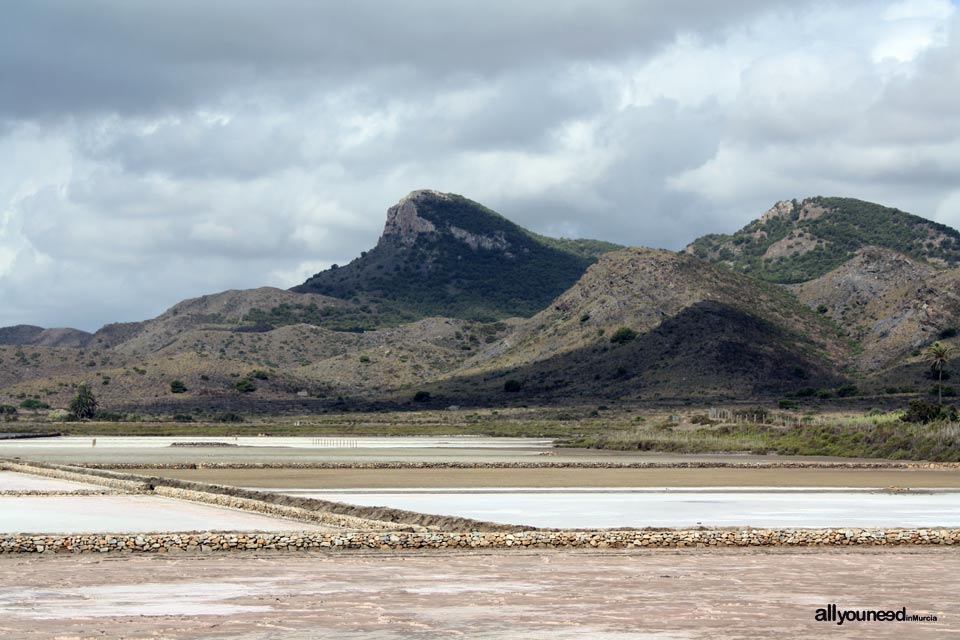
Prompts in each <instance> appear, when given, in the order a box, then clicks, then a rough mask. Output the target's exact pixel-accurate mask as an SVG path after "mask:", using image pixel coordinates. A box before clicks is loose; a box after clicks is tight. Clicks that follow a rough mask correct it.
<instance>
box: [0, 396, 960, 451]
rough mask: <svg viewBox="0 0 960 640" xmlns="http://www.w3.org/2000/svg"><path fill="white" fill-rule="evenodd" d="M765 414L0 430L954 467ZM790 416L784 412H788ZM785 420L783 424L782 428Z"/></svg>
mask: <svg viewBox="0 0 960 640" xmlns="http://www.w3.org/2000/svg"><path fill="white" fill-rule="evenodd" d="M786 415H787V414H784V416H780V415H776V416H774V415H770V416H768V419H767V421H768V422H773V421H776V420H780V423H781V424H778V425H772V424H755V423H740V424H719V423H715V422H713V421H710V420H707V419H706V416H705V415H703V414H700V415H697V414H691V415H686V416H683V417H681V420H680V422H679V423H677V422H671V421H670V420H668V416H667V414H656V415H653V414H647V415H645V416H641V415H638V414H637V413H636V412H632V411H629V410H612V411H597V410H596V409H592V408H579V409H567V410H558V409H552V408H543V407H540V408H529V409H528V408H515V409H504V410H483V411H418V412H391V413H363V414H353V413H351V414H348V415H343V414H341V415H315V416H303V417H300V418H296V417H294V418H289V419H277V418H257V419H247V421H245V422H242V423H213V422H170V421H157V422H148V421H144V422H65V423H51V422H25V421H21V422H9V423H5V424H4V425H3V428H2V430H3V431H9V432H36V431H41V432H44V431H45V432H50V431H56V432H60V433H63V434H64V435H81V436H96V435H102V436H107V435H114V436H121V435H122V436H184V437H188V436H256V435H271V436H308V437H309V436H441V435H485V436H501V437H548V438H556V439H558V441H559V442H560V443H561V446H569V447H591V448H600V449H613V450H622V451H664V452H673V453H712V452H745V453H757V454H765V453H778V454H781V455H818V456H839V457H853V458H888V459H894V460H931V461H942V462H947V461H951V462H954V461H960V426H958V425H956V424H949V423H934V424H928V425H920V424H908V423H905V422H903V421H901V420H900V416H901V415H902V413H901V412H890V413H884V414H879V415H859V416H858V415H853V416H851V415H837V416H806V417H804V418H802V419H801V418H798V417H796V416H793V417H792V419H793V420H796V421H797V422H795V423H793V424H790V422H789V421H788V420H786V419H784V418H785V416H786ZM787 417H789V416H787ZM784 423H786V424H784Z"/></svg>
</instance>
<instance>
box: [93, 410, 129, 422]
mask: <svg viewBox="0 0 960 640" xmlns="http://www.w3.org/2000/svg"><path fill="white" fill-rule="evenodd" d="M126 417H127V416H126V414H123V413H117V412H115V411H97V416H96V418H97V420H99V421H101V422H120V421H121V420H125V419H126Z"/></svg>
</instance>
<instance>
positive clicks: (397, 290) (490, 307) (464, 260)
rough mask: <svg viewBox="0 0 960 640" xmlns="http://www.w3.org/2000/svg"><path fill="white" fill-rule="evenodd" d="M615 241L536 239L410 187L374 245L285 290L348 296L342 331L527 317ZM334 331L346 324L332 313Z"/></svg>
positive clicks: (462, 201)
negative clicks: (434, 320)
mask: <svg viewBox="0 0 960 640" xmlns="http://www.w3.org/2000/svg"><path fill="white" fill-rule="evenodd" d="M616 248H617V246H616V245H613V244H610V243H606V242H600V241H595V240H558V239H553V238H545V237H543V236H539V235H537V234H534V233H532V232H530V231H527V230H526V229H524V228H522V227H520V226H518V225H516V224H514V223H513V222H510V221H509V220H507V219H506V218H504V217H503V216H501V215H500V214H498V213H496V212H494V211H491V210H490V209H487V208H486V207H484V206H482V205H480V204H478V203H476V202H473V201H472V200H468V199H466V198H464V197H462V196H458V195H454V194H446V193H438V192H436V191H427V190H421V191H414V192H412V193H411V194H409V195H408V196H407V197H405V198H403V199H402V200H401V201H400V202H399V203H397V204H396V205H394V206H393V207H391V208H390V209H389V211H388V212H387V222H386V225H385V227H384V231H383V235H382V236H381V237H380V240H379V242H378V243H377V246H376V247H374V248H373V249H371V250H370V251H367V252H364V253H363V254H361V256H360V257H359V258H357V259H355V260H353V261H352V262H350V263H349V264H347V265H344V266H335V267H332V268H330V269H328V270H326V271H323V272H321V273H318V274H316V275H314V276H313V277H312V278H310V279H308V280H307V281H306V282H304V283H303V284H302V285H300V286H298V287H295V288H294V289H292V290H293V291H296V292H301V293H317V294H322V295H325V296H331V297H334V298H339V299H344V300H351V301H353V302H355V303H356V304H357V308H356V309H355V310H353V311H351V312H350V314H348V315H349V319H350V320H351V321H353V322H354V323H355V326H354V327H352V328H356V329H361V330H362V329H371V328H376V327H379V326H395V325H397V324H401V323H403V322H411V321H414V320H418V319H420V318H425V317H430V316H444V317H455V318H464V319H470V320H478V321H485V322H489V321H492V320H497V319H503V318H507V317H511V316H524V317H529V316H532V315H533V314H535V313H537V312H538V311H540V310H541V309H543V308H544V307H545V306H546V305H548V304H549V303H550V301H551V300H553V299H554V298H555V297H557V296H558V295H560V294H561V293H563V291H565V290H566V289H567V288H569V287H570V286H571V285H573V283H574V282H576V281H577V279H578V278H579V277H580V276H581V275H583V273H584V271H586V269H587V267H588V266H590V264H592V263H593V262H594V261H595V260H596V258H597V256H598V255H600V254H602V253H605V252H607V251H610V250H612V249H616ZM288 312H289V310H286V309H285V310H272V311H271V313H268V314H267V315H265V316H264V318H263V319H264V320H265V321H268V322H272V321H275V320H278V319H280V318H282V316H283V315H284V314H287V315H290V316H291V318H292V319H296V320H298V321H301V322H309V323H313V324H321V325H324V326H328V325H329V323H328V322H326V321H324V319H323V318H317V317H314V316H312V315H311V314H310V313H308V312H304V310H302V309H295V310H293V312H292V314H291V313H288ZM337 321H338V322H339V324H340V327H339V328H351V327H349V326H344V325H345V324H349V323H348V322H347V318H346V317H345V316H341V317H339V318H337Z"/></svg>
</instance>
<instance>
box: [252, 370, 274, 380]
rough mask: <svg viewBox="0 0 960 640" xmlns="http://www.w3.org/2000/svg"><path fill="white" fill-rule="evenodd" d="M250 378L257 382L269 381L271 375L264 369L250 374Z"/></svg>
mask: <svg viewBox="0 0 960 640" xmlns="http://www.w3.org/2000/svg"><path fill="white" fill-rule="evenodd" d="M250 377H251V378H254V379H256V380H269V379H270V374H269V373H267V372H266V371H264V370H263V369H254V370H253V371H251V372H250Z"/></svg>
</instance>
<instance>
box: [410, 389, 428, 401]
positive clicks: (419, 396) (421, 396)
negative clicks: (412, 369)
mask: <svg viewBox="0 0 960 640" xmlns="http://www.w3.org/2000/svg"><path fill="white" fill-rule="evenodd" d="M432 397H433V396H431V395H430V392H429V391H417V392H416V393H415V394H413V401H414V402H430V398H432Z"/></svg>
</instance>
